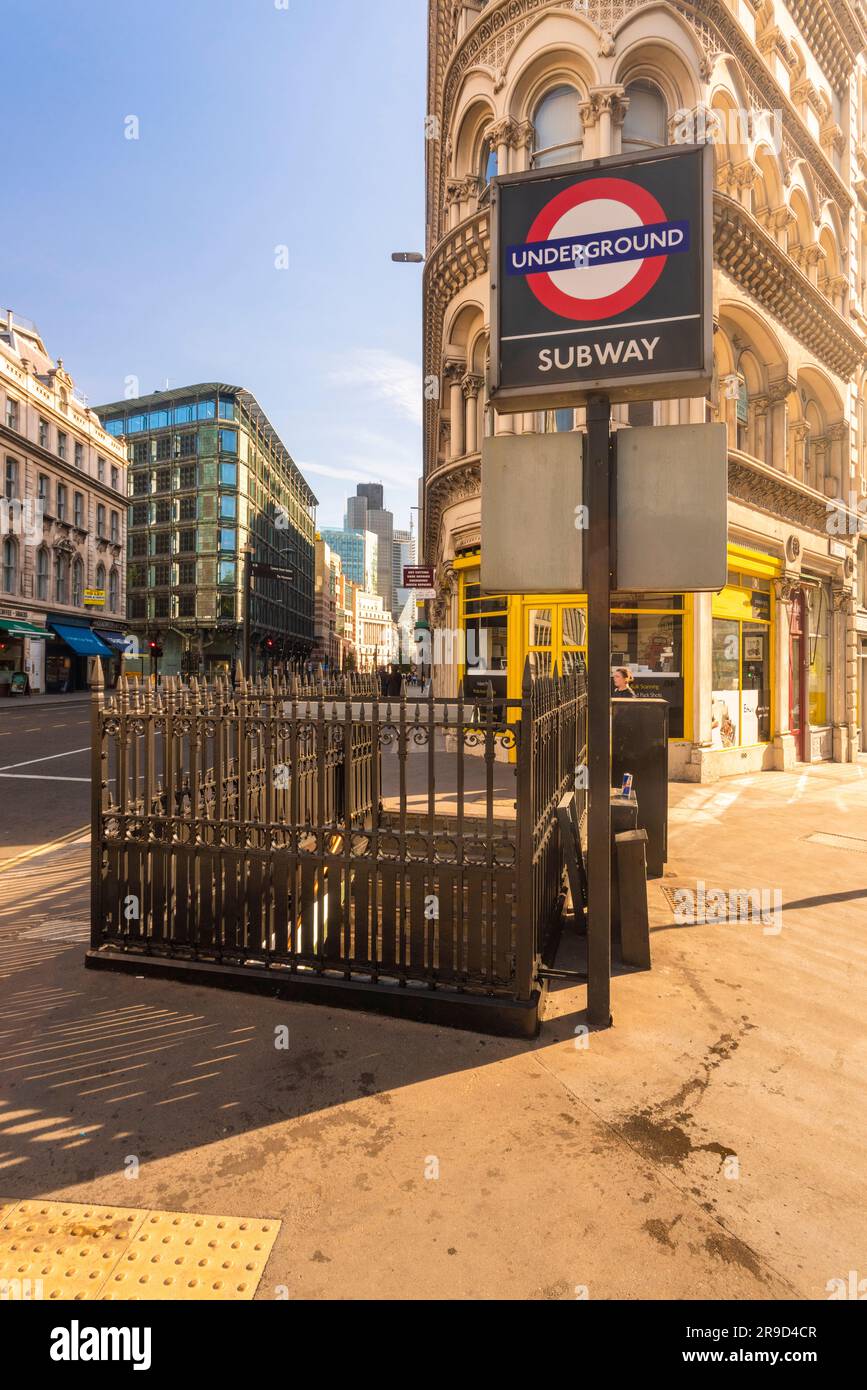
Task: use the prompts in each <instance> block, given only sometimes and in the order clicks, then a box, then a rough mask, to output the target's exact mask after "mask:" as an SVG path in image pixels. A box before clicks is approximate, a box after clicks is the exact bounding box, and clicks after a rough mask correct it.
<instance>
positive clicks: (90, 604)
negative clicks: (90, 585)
mask: <svg viewBox="0 0 867 1390" xmlns="http://www.w3.org/2000/svg"><path fill="white" fill-rule="evenodd" d="M84 605H85V607H86V608H104V607H105V589H85V591H84Z"/></svg>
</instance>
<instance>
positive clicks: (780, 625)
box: [771, 574, 804, 772]
mask: <svg viewBox="0 0 867 1390" xmlns="http://www.w3.org/2000/svg"><path fill="white" fill-rule="evenodd" d="M798 590H799V583H798V575H797V574H789V575H783V576H782V577H781V578H780V579H775V580H774V598H775V603H774V610H775V625H774V672H775V679H776V687H775V689H774V691H773V707H774V710H775V719H776V725H777V727H776V728H775V729H772V730H771V738H772V739H773V748H774V769H775V771H777V772H787V771H789V769H791V768H792V767H794V765H795V763H796V761H797V758H798V750H797V748H796V746H795V736H794V734H793V733H792V731H791V728H790V713H789V666H790V656H791V651H790V647H791V644H790V642H789V629H790V625H791V606H790V605H791V602H792V599H793V597H794V596H795V595H796V594H797V593H798ZM803 701H804V693H803V692H802V703H803ZM802 718H803V715H802Z"/></svg>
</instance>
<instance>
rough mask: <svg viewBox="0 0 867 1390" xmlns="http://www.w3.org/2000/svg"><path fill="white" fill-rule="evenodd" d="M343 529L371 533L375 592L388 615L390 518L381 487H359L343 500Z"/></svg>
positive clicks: (391, 599) (390, 606)
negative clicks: (374, 546)
mask: <svg viewBox="0 0 867 1390" xmlns="http://www.w3.org/2000/svg"><path fill="white" fill-rule="evenodd" d="M344 526H345V528H346V530H347V531H373V532H374V534H375V535H376V538H377V540H378V542H379V546H378V555H377V579H376V592H377V593H378V594H381V595H382V598H383V601H384V603H385V606H386V608H387V609H388V610H389V612H392V611H393V609H394V578H393V572H392V567H393V563H394V561H393V557H392V541H393V539H394V517H393V516H392V514H391V512H389V511H387V510H386V508H385V499H384V496H383V488H382V483H359V484H358V486H357V488H356V490H355V496H354V497H349V498H347V502H346V517H345V518H344Z"/></svg>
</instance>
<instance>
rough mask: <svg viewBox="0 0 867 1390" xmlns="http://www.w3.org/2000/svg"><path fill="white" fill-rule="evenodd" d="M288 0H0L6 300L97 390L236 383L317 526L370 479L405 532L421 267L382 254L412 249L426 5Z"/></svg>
mask: <svg viewBox="0 0 867 1390" xmlns="http://www.w3.org/2000/svg"><path fill="white" fill-rule="evenodd" d="M281 3H284V0H277V4H281ZM286 3H287V7H286V8H285V9H284V8H277V4H275V0H39V3H35V0H3V26H2V27H3V82H4V88H5V91H4V110H5V112H6V119H7V134H8V137H9V138H8V139H7V141H6V161H5V167H6V177H5V179H4V199H3V233H2V250H0V302H2V305H3V306H11V307H12V308H13V309H15V310H17V312H18V313H20V314H21V315H23V316H25V317H27V318H30V319H33V320H34V321H35V322H36V323H37V325H38V326H39V328H40V330H41V331H42V333H43V335H44V337H45V341H46V347H47V348H48V351H49V352H50V353H52V354H53V355H54V356H55V357H62V358H63V359H64V365H65V366H66V367H67V368H68V370H69V371H70V372H71V373H72V375H73V377H74V378H75V381H76V385H77V386H79V387H80V388H81V389H82V390H83V391H85V392H86V393H87V396H88V399H89V400H90V402H91V403H93V404H100V403H102V402H103V401H112V400H117V399H118V398H119V397H121V396H123V394H124V383H125V378H126V377H127V376H130V375H135V376H136V377H138V379H139V384H140V389H141V391H142V393H143V394H144V393H147V392H150V391H152V390H154V389H155V388H161V387H163V386H164V385H165V382H166V379H168V381H169V384H170V385H171V386H182V385H185V384H187V383H190V382H197V381H211V380H224V381H227V382H231V383H233V384H238V385H243V386H245V387H247V388H248V389H249V390H251V391H252V392H253V394H254V395H255V396H256V397H257V398H258V400H259V401H260V403H261V405H262V406H263V408H264V410H265V411H266V413H267V414H268V416H269V418H270V419H271V422H272V424H273V425H274V426H275V427H276V429H277V430H278V432H279V433H280V435H281V437H282V438H283V441H284V443H285V444H286V446H287V448H288V449H289V451H290V453H291V454H292V456H293V457H294V458H295V460H296V461H297V462H298V464H299V465H300V467H301V468H302V470H303V471H304V473H305V475H306V476H307V478H308V480H309V482H310V484H311V486H312V487H313V490H314V492H315V493H316V495H317V496H318V498H319V499H320V506H319V512H318V518H319V523H320V524H321V525H323V526H325V525H335V524H337V525H340V524H342V518H343V504H344V498H345V496H346V494H347V493H348V492H354V491H355V484H356V482H359V481H363V480H371V481H382V482H383V483H384V484H385V486H386V495H387V498H388V499H389V503H387V505H389V504H390V505H391V506H392V507H393V510H394V511H395V514H396V521H397V523H398V524H400V525H407V524H408V520H409V506H410V504H411V503H415V502H416V500H417V497H416V492H417V478H418V474H419V471H420V467H421V438H420V433H421V432H420V418H421V395H422V391H421V360H420V359H421V348H420V338H421V326H420V325H421V267H419V266H409V265H395V264H393V263H392V262H391V260H390V253H391V251H392V250H421V249H423V246H422V243H423V232H424V192H423V159H424V140H423V119H424V106H425V43H426V20H425V11H426V5H425V0H321V2H320V0H286ZM130 115H134V116H137V117H138V120H139V139H138V140H129V139H126V138H125V136H124V129H125V126H124V123H125V118H126V117H128V116H130ZM284 245H285V246H286V247H288V260H289V269H288V270H278V269H276V268H275V247H277V246H284Z"/></svg>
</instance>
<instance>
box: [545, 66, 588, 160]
mask: <svg viewBox="0 0 867 1390" xmlns="http://www.w3.org/2000/svg"><path fill="white" fill-rule="evenodd" d="M579 102H580V97H579V95H578V93H577V91H576V90H575V88H574V87H567V86H565V85H564V86H562V87H554V88H553V89H552V90H551V91H550V92H548V93H547V95H546V96H544V97H543V98H542V100H541V101H540V102H539V105H538V106H537V107H536V114H535V116H534V117H533V128H534V131H535V136H534V141H533V167H534V168H535V169H541V168H545V167H547V166H548V165H550V164H569V163H571V162H572V161H574V160H576V159H580V158H581V144H582V141H583V139H584V128H583V125H582V122H581V112H580V110H579Z"/></svg>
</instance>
